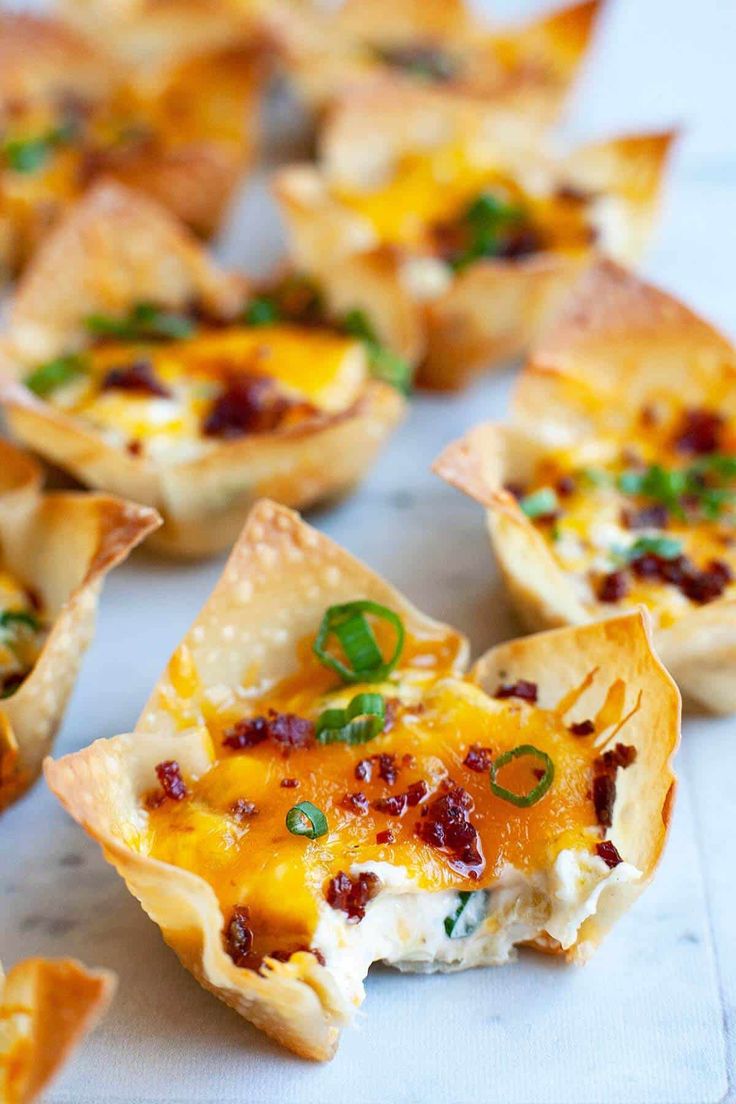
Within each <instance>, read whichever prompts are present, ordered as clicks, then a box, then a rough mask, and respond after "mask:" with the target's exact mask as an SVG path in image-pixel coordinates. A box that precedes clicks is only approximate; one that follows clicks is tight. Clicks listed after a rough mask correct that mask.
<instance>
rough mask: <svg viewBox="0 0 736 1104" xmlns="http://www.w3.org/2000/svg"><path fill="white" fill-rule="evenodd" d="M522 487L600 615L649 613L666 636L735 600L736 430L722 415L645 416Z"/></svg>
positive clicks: (551, 462) (545, 462) (543, 469)
mask: <svg viewBox="0 0 736 1104" xmlns="http://www.w3.org/2000/svg"><path fill="white" fill-rule="evenodd" d="M514 490H515V493H517V495H518V497H519V498H520V501H521V506H522V509H524V510H525V512H527V513H528V514H529V515H530V517H531V518H532V521H533V524H534V525H535V527H536V528H537V530H538V531H539V532H540V533H541V535H542V536H543V537H544V538H545V540H546V541H547V543H548V544H549V547H550V549H551V551H552V553H553V555H554V558H555V560H556V561H557V563H558V564H559V566H560V567H561V568H562V570H563V571H564V572H565V574H566V575H567V576H568V577H569V578H570V579H571V580H572V582H573V584H574V586H575V590H576V593H577V595H578V597H579V599H580V600H581V601H582V602H583V603H584V604H586V605H588V606H590V607H591V608H596V609H600V603H603V604H604V606H606V607H607V608H609V609H611V608H615V606H616V605H619V606H626V605H629V606H631V605H644V606H646V607H647V608H648V610H649V611H650V613H651V614H652V616H653V619H654V622H655V624H656V625H658V626H660V627H662V628H666V627H667V626H668V625H671V624H673V623H674V622H675V621H676V620H677V619H678V618H680V617H681V616H682V615H683V614H685V613H687V612H688V611H689V610H691V609H693V608H694V607H696V606H698V605H703V604H706V603H707V602H710V601H713V600H715V599H717V598H720V597H723V596H733V595H734V594H736V582H734V580H736V433H735V432H734V430H733V427H732V426H730V425H729V424H728V423H727V422H726V420H725V419H722V418H721V416H720V415H718V414H717V413H715V412H714V411H710V410H706V409H703V410H690V411H682V410H679V411H674V410H668V411H667V412H666V413H663V414H662V416H661V417H657V416H656V414H655V411H654V409H653V408H647V409H646V410H644V411H643V412H642V416H641V417H640V418H639V420H638V422H637V423H636V425H635V426H633V427H632V429H631V431H630V432H629V433H627V435H626V437H625V439H622V438H620V437H599V438H596V439H591V440H587V441H584V442H582V443H580V444H578V445H576V446H574V447H572V448H569V449H564V450H557V451H554V452H551V453H549V454H547V455H546V456H545V457H544V458H543V459H542V460H541V461H540V462H539V463H538V465H537V468H536V471H535V472H534V475H533V478H532V479H531V480H530V481H529V483H528V484H526V485H525V486H524V487H523V488H522V487H520V488H514Z"/></svg>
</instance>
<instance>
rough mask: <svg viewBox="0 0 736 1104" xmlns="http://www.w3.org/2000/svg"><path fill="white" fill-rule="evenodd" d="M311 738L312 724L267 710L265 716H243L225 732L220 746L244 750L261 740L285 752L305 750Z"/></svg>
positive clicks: (312, 734) (292, 714)
mask: <svg viewBox="0 0 736 1104" xmlns="http://www.w3.org/2000/svg"><path fill="white" fill-rule="evenodd" d="M313 737H314V724H313V723H312V721H308V720H306V719H305V718H304V717H297V716H296V714H295V713H277V712H276V710H275V709H269V711H268V716H266V717H244V718H243V719H242V720H240V721H236V723H235V724H234V725H233V726H232V728H229V729H227V731H226V732H225V735H224V737H223V741H222V742H223V745H224V746H225V747H229V748H235V750H236V751H244V750H245V749H246V748H251V747H256V745H257V744H262V743H263V741H264V740H270V741H271V743H273V744H276V745H277V746H278V747H281V748H282V749H283V750H284V752H288V751H291V750H292V749H293V748H302V747H307V746H308V745H309V744H310V743H311V741H312V739H313Z"/></svg>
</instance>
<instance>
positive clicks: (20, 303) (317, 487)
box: [0, 183, 405, 556]
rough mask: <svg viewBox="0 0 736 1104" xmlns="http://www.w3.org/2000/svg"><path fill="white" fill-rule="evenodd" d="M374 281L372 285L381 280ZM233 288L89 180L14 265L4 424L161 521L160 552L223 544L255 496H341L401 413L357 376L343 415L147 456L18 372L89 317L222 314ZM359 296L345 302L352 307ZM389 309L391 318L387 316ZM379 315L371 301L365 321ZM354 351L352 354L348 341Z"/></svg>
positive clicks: (74, 337)
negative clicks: (29, 384) (148, 309)
mask: <svg viewBox="0 0 736 1104" xmlns="http://www.w3.org/2000/svg"><path fill="white" fill-rule="evenodd" d="M59 272H63V273H64V279H63V280H60V279H59ZM374 283H375V284H376V289H377V291H378V292H380V293H382V290H383V284H382V282H376V281H374ZM363 290H364V291H365V288H364V289H363ZM245 294H246V289H245V286H244V281H243V280H242V278H241V277H238V276H234V275H230V274H227V273H225V272H223V271H221V270H219V269H218V268H217V267H216V266H215V265H214V263H213V262H212V261H211V260H210V259H209V257H208V256H207V255H206V253H205V252H204V251H203V250H202V249H201V248H200V246H199V245H198V244H197V243H196V242H195V241H193V240H192V239H191V238H190V237H189V236H188V235H187V234H186V233H185V231H184V230H183V228H182V227H181V226H180V225H179V224H178V223H177V222H175V221H174V220H173V219H172V218H171V217H170V216H169V215H168V214H167V212H165V211H164V210H163V209H161V208H159V207H157V206H156V205H155V204H153V203H152V202H150V201H149V200H147V199H145V198H144V197H142V196H139V195H136V194H135V193H133V192H129V191H128V190H127V189H124V188H123V187H122V186H120V185H116V184H111V183H101V184H99V185H98V186H97V187H96V188H95V189H94V190H93V191H91V192H89V193H88V194H87V196H86V197H85V199H84V200H83V201H82V202H81V203H80V204H79V205H78V206H77V207H76V208H75V209H74V210H73V211H72V212H71V213H70V214H69V216H68V217H67V219H65V220H64V222H63V224H62V225H60V226H59V227H58V229H57V230H56V231H55V233H54V234H53V235H52V237H51V238H50V239H49V240H48V241H47V242H46V244H45V246H44V248H43V249H42V250H41V252H40V253H39V255H38V257H37V259H36V261H35V263H34V264H33V265H32V266H31V268H30V269H29V270H28V273H27V274H26V277H25V279H24V280H23V281H22V283H21V286H20V288H19V291H18V294H17V296H16V298H15V302H14V304H13V306H12V309H11V315H10V323H9V328H8V331H7V335H6V339H5V341H4V342H3V344H2V345H1V346H0V366H2V370H3V372H4V375H5V378H4V380H0V401H1V402H2V403H3V405H4V407H5V409H6V411H7V415H8V420H9V423H10V426H11V429H12V430H13V432H14V433H15V434H16V435H17V436H18V437H19V438H20V439H21V440H23V441H24V442H26V443H27V444H28V445H30V446H31V447H32V448H35V449H36V450H37V451H38V452H40V453H41V454H42V455H43V456H44V457H46V458H47V459H48V460H50V461H52V462H53V463H55V464H57V465H58V466H60V467H62V468H64V469H66V470H67V471H69V472H71V474H72V475H74V476H75V477H76V478H77V479H80V480H81V481H82V482H84V483H86V484H88V485H89V486H93V487H101V488H104V489H105V490H109V491H113V492H115V493H117V494H121V495H125V496H126V497H129V498H132V499H134V500H136V501H138V502H144V503H146V504H148V505H150V506H154V507H156V509H158V510H159V511H160V513H161V514H162V515H163V518H164V522H165V525H164V528H163V530H162V531H161V533H160V534H158V535H157V536H156V538H155V541H154V545H155V546H156V547H158V548H160V549H161V550H162V551H164V552H166V553H168V554H171V555H180V556H203V555H210V554H212V553H215V552H218V551H221V550H222V549H224V548H227V547H229V545H230V544H232V542H233V540H234V539H235V537H236V536H237V534H238V532H239V531H240V529H241V527H242V524H243V521H244V518H245V515H246V513H247V511H248V509H249V508H250V506H251V505H252V503H253V501H254V500H255V499H256V498H257V497H259V496H260V495H263V494H268V495H270V496H271V497H273V498H277V499H279V500H280V501H283V502H285V503H286V504H287V505H290V506H296V507H299V508H304V507H306V506H309V505H311V504H313V503H315V502H317V501H319V500H323V499H327V498H332V497H336V496H338V495H341V494H344V493H346V492H347V491H349V490H350V489H351V488H352V487H353V486H354V484H355V483H357V482H358V481H359V480H360V479H361V478H362V477H363V475H364V474H365V472H366V471H367V470H368V468H369V467H370V465H371V463H372V462H373V460H374V458H375V456H376V453H377V452H378V450H379V448H380V446H381V445H382V444H383V442H384V441H385V439H386V438H387V436H388V434H389V433H390V431H391V430H392V429H393V428H394V426H395V425H396V424H397V422H398V421H399V419H400V417H401V416H402V413H403V410H404V405H405V403H404V400H403V398H402V397H401V395H399V393H398V392H397V391H396V390H395V389H394V388H393V387H391V386H389V385H388V384H385V383H382V382H380V381H378V380H373V379H370V378H368V377H367V378H366V382H365V384H364V387H363V389H362V391H361V392H360V393H359V395H358V398H357V400H356V401H355V402H354V403H353V404H352V405H351V406H349V407H348V408H347V409H345V410H341V411H338V412H336V413H332V414H328V413H322V414H319V415H315V416H314V417H312V418H309V419H305V421H304V422H303V423H299V424H296V425H295V426H292V427H286V428H284V429H280V430H278V429H277V430H275V431H273V432H269V433H260V434H256V435H251V436H246V437H242V438H238V439H236V440H229V441H228V440H225V441H222V442H218V443H217V444H216V446H215V447H214V448H212V449H210V450H208V451H207V452H206V453H204V454H203V455H201V456H198V457H194V458H193V459H187V460H179V461H175V460H172V461H169V462H164V461H160V462H157V461H155V460H153V459H150V458H147V457H145V456H134V455H131V454H130V453H129V452H128V451H127V450H125V449H124V448H122V447H118V446H116V445H114V444H111V443H110V442H109V441H108V440H107V439H106V438H105V437H104V436H103V435H102V433H101V432H99V431H97V430H96V429H95V428H94V427H93V426H92V425H91V424H88V423H85V422H84V421H83V420H81V419H79V418H75V417H73V416H70V415H66V414H64V413H63V412H61V411H59V410H57V409H55V408H54V407H53V406H52V405H51V404H50V403H46V402H43V401H42V400H40V399H38V398H36V396H35V395H33V394H32V393H31V392H30V391H29V390H28V389H27V388H26V387H24V386H23V384H22V383H21V382H20V379H21V378H22V377H23V375H24V374H25V372H26V370H27V368H28V367H29V366H31V365H33V364H34V363H40V362H42V361H45V360H47V359H49V358H52V357H54V356H58V355H60V354H64V353H68V352H69V351H70V349H77V348H80V347H82V345H83V344H84V341H85V328H84V324H83V320H84V319H85V318H86V317H88V316H89V315H90V314H94V313H101V314H112V315H116V314H121V313H125V312H126V311H127V310H128V309H129V307H130V306H131V305H132V304H133V303H135V302H142V301H151V302H155V303H158V304H161V305H162V306H165V307H169V308H186V307H189V306H190V305H191V304H192V303H195V302H198V303H201V304H202V305H203V306H204V307H205V308H206V310H207V312H208V313H211V314H212V315H214V316H216V317H218V316H219V317H222V318H223V319H228V318H234V317H235V315H236V314H237V313H238V311H239V310H240V309H241V308H242V306H243V303H244V300H245ZM371 294H372V292H370V291H369V294H368V295H365V294H364V295H363V296H362V297H361V296H356V303H357V302H358V301H360V303H362V304H365V301H366V298H370V297H371ZM393 313H394V314H396V317H397V319H398V320H399V321H400V312H393ZM389 314H391V312H390V310H389V309H388V307H387V306H386V305H384V302H383V301H381V302H379V303H378V305H377V317H379V318H387V316H388V315H389ZM392 319H393V315H392ZM390 324H392V321H391V320H388V319H387V320H386V321H385V323H384V325H390ZM356 355H362V349H360V348H358V347H357V346H356Z"/></svg>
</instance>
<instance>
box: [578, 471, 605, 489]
mask: <svg viewBox="0 0 736 1104" xmlns="http://www.w3.org/2000/svg"><path fill="white" fill-rule="evenodd" d="M576 474H577V476H578V478H579V479H582V480H583V481H584V482H585V483H587V484H588V485H589V486H591V487H606V486H608V485H609V484H610V483H611V476H610V475H609V473H608V472H605V471H601V469H600V468H581V469H580V471H579V472H577V473H576Z"/></svg>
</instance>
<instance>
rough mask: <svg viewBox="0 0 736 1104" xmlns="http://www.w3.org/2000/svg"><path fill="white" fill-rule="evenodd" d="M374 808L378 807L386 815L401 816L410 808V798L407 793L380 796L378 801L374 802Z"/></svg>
mask: <svg viewBox="0 0 736 1104" xmlns="http://www.w3.org/2000/svg"><path fill="white" fill-rule="evenodd" d="M373 808H374V809H377V810H378V812H379V813H385V814H386V816H396V817H400V816H403V815H404V813H405V812H406V810H407V809H408V808H409V798H408V797H407V795H406V794H405V793H401V794H392V795H391V797H379V799H378V801H374V802H373Z"/></svg>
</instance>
